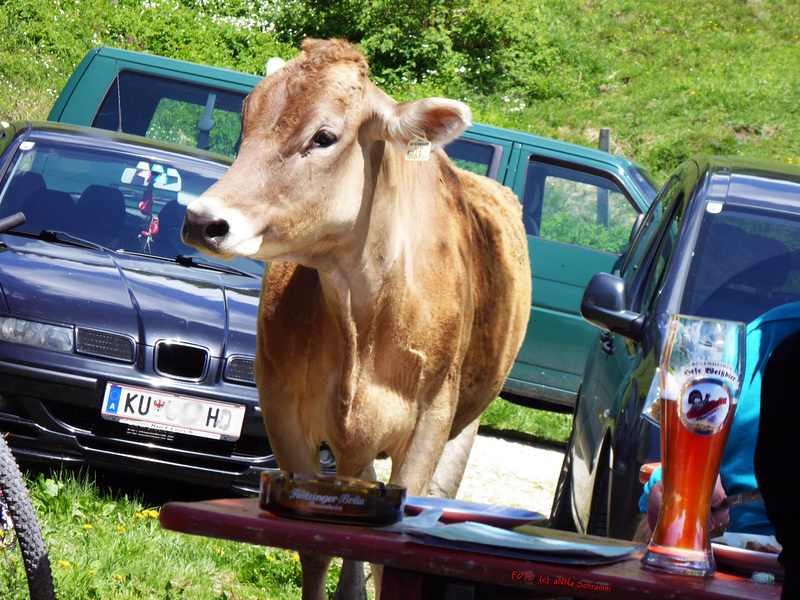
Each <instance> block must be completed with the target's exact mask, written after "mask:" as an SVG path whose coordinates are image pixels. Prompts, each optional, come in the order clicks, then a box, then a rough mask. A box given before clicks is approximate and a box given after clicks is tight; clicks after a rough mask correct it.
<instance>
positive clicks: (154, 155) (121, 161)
mask: <svg viewBox="0 0 800 600" xmlns="http://www.w3.org/2000/svg"><path fill="white" fill-rule="evenodd" d="M120 148H121V147H120V146H119V145H114V147H113V150H112V149H110V148H109V149H105V148H104V149H98V148H96V147H90V146H81V145H79V144H71V145H67V144H59V143H55V142H52V141H35V142H34V141H25V142H23V143H22V144H21V145H20V149H19V151H18V152H17V154H16V156H15V159H14V163H13V165H12V167H11V169H10V170H9V173H10V174H9V175H8V176H7V177H6V178H5V180H3V181H2V182H0V217H5V216H8V215H11V214H14V213H16V212H19V211H21V212H23V213H24V214H25V217H26V222H25V224H24V225H21V226H19V227H18V228H17V230H18V231H25V232H30V233H33V234H39V233H40V232H42V231H45V230H47V231H58V232H63V233H65V234H68V236H70V237H72V238H77V239H79V240H86V241H88V242H92V243H94V244H97V245H100V246H103V247H105V248H108V249H110V250H113V251H120V252H135V253H141V254H146V255H151V256H153V257H161V258H167V259H175V258H176V257H178V256H199V255H200V252H199V251H198V250H196V249H195V248H191V247H189V246H187V245H185V244H184V243H183V241H182V240H181V234H180V232H181V227H182V226H183V216H184V213H185V211H186V206H187V205H188V204H189V203H190V202H191V201H192V200H194V199H195V198H197V197H198V196H200V195H201V194H202V193H203V192H204V191H206V190H207V189H208V188H209V187H210V186H211V185H212V184H213V183H214V182H215V181H217V180H218V179H219V178H220V177H221V176H222V175H223V174H224V173H225V171H226V169H227V166H226V165H224V164H220V163H216V162H213V161H204V160H200V159H196V158H192V157H188V156H184V155H180V154H170V153H163V152H155V151H150V150H148V151H147V154H145V153H144V152H145V150H143V149H141V148H138V147H136V146H133V145H131V146H129V147H128V148H129V149H128V150H125V149H120ZM48 239H52V238H48ZM65 239H66V238H65ZM203 259H204V260H203V261H199V260H198V261H195V262H191V261H185V260H184V261H182V264H193V265H198V264H207V262H208V261H213V262H214V263H215V264H218V265H220V266H222V267H233V268H234V269H238V270H240V271H244V272H246V273H249V274H252V275H259V276H260V275H261V273H263V269H264V265H263V263H261V262H258V261H255V260H251V259H249V258H236V259H234V260H232V261H224V260H222V259H218V258H214V257H208V256H206V255H203Z"/></svg>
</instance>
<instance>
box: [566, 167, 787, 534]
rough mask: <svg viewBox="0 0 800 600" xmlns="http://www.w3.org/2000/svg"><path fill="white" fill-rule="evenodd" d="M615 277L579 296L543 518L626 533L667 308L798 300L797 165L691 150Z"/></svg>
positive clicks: (656, 447)
mask: <svg viewBox="0 0 800 600" xmlns="http://www.w3.org/2000/svg"><path fill="white" fill-rule="evenodd" d="M631 241H632V245H631V248H630V250H629V251H628V252H627V253H626V254H625V255H624V257H623V260H622V263H621V267H620V269H619V271H618V275H612V274H608V273H601V274H598V275H595V276H594V277H593V279H592V280H591V281H590V282H589V285H588V286H587V287H586V290H585V293H584V296H583V301H582V304H581V314H582V315H583V317H584V318H585V319H586V320H588V321H589V322H591V323H592V324H594V325H596V326H597V327H598V328H600V330H601V331H602V333H599V335H598V336H597V338H596V342H595V344H594V346H593V348H591V349H590V352H589V358H588V360H587V362H586V367H585V369H584V373H583V378H582V382H581V386H580V391H579V393H578V400H577V405H576V408H575V415H574V420H573V426H572V434H571V437H570V440H569V445H568V448H567V452H566V454H565V458H564V464H563V467H562V471H561V475H560V478H559V482H558V486H557V489H556V495H555V498H554V503H553V510H552V514H551V523H552V525H553V526H555V527H558V528H562V529H577V530H578V531H582V532H589V533H592V534H598V535H609V536H611V537H616V538H628V539H630V538H631V537H632V535H633V533H634V531H635V528H636V526H637V524H638V521H639V513H638V500H639V497H640V495H641V493H642V485H641V484H640V483H639V479H638V475H639V469H640V467H641V465H642V464H644V463H650V462H659V461H660V460H661V447H660V431H659V426H658V423H657V421H656V420H655V419H653V417H652V415H651V414H650V413H649V407H650V406H651V402H652V401H653V400H654V399H655V394H656V387H655V386H653V385H652V384H653V381H654V375H655V370H656V366H657V365H658V364H659V360H660V349H661V345H662V338H663V335H664V325H665V323H666V319H665V316H666V315H667V313H672V314H675V313H679V314H683V315H696V316H700V317H709V318H715V319H725V320H732V321H741V322H745V323H749V322H750V321H753V320H754V319H755V318H757V317H758V316H760V315H761V314H763V313H765V312H767V311H768V310H770V309H772V308H775V307H776V306H779V305H782V304H787V303H789V302H796V301H799V300H800V167H797V166H793V165H786V164H781V163H772V162H762V161H754V160H747V159H740V158H730V159H727V158H722V157H710V156H706V155H700V156H697V157H694V158H693V159H691V160H688V161H686V162H685V163H684V164H682V165H681V166H680V167H679V168H678V169H677V170H676V171H675V173H674V174H673V175H672V177H671V178H670V179H669V181H668V182H667V183H666V185H665V186H664V187H663V188H662V189H661V191H660V192H659V195H658V196H657V197H656V199H655V200H654V201H653V204H652V205H651V207H650V209H649V210H648V212H647V213H646V214H645V215H643V216H642V217H641V218H640V219H639V220H638V221H637V223H636V225H635V226H634V229H633V232H632V235H631Z"/></svg>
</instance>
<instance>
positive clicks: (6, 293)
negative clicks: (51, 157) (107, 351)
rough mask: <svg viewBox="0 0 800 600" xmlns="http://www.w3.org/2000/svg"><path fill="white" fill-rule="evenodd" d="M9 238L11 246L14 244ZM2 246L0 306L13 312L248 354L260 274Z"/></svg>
mask: <svg viewBox="0 0 800 600" xmlns="http://www.w3.org/2000/svg"><path fill="white" fill-rule="evenodd" d="M12 243H13V246H12ZM8 245H9V247H8V248H3V249H2V250H0V288H1V289H2V292H3V296H2V298H0V310H2V312H5V313H6V314H10V315H13V316H15V317H20V318H25V319H30V320H37V321H44V322H49V323H63V324H71V325H76V326H81V327H85V328H92V329H98V330H102V331H107V332H111V333H117V334H123V335H126V336H130V337H131V338H133V339H135V340H136V341H137V342H138V343H140V344H145V345H148V346H153V345H154V344H155V343H156V342H158V341H159V340H170V341H184V342H189V343H192V344H196V345H202V346H204V347H206V348H207V349H208V350H209V352H210V353H211V355H212V356H217V357H222V356H226V355H227V356H230V355H233V354H246V355H250V356H252V355H253V353H254V352H255V347H256V346H255V331H256V326H255V324H256V314H257V309H258V294H259V287H260V279H258V278H248V277H245V276H237V275H228V274H224V273H219V272H216V271H212V270H207V269H202V268H197V267H186V266H181V265H178V264H175V263H171V262H162V261H158V260H154V259H150V258H142V257H136V256H131V255H125V254H120V253H111V252H103V251H97V250H86V249H83V248H75V247H70V246H66V245H61V244H52V243H48V242H43V241H41V240H30V239H23V238H15V239H14V240H13V242H8Z"/></svg>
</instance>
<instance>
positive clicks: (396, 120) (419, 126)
mask: <svg viewBox="0 0 800 600" xmlns="http://www.w3.org/2000/svg"><path fill="white" fill-rule="evenodd" d="M393 108H394V110H393V111H392V114H391V116H390V117H389V118H388V119H387V122H386V130H385V131H386V133H387V136H388V138H389V139H390V140H391V141H394V142H396V143H399V144H407V143H408V142H409V141H411V140H413V139H417V138H425V139H427V140H428V141H429V142H431V143H432V144H434V145H435V146H444V145H445V144H447V143H448V142H450V141H451V140H453V139H455V138H457V137H458V136H459V135H460V134H461V133H462V132H463V131H464V130H465V129H466V128H467V127H469V125H470V123H471V121H472V112H471V111H470V109H469V107H468V106H467V105H466V104H464V103H463V102H458V101H457V100H448V99H446V98H424V99H422V100H415V101H413V102H401V103H399V104H396V105H395V106H394V107H393Z"/></svg>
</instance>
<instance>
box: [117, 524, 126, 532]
mask: <svg viewBox="0 0 800 600" xmlns="http://www.w3.org/2000/svg"><path fill="white" fill-rule="evenodd" d="M117 531H119V532H120V533H125V528H124V527H123V526H122V525H117Z"/></svg>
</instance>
